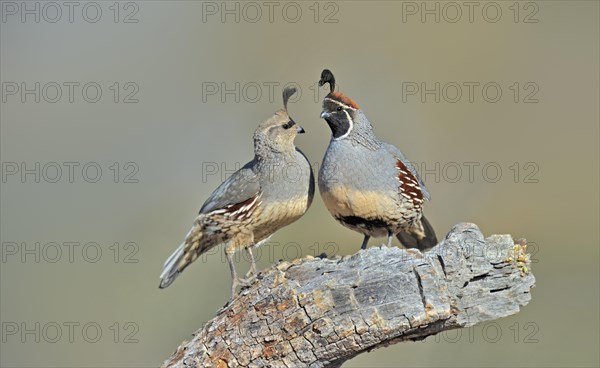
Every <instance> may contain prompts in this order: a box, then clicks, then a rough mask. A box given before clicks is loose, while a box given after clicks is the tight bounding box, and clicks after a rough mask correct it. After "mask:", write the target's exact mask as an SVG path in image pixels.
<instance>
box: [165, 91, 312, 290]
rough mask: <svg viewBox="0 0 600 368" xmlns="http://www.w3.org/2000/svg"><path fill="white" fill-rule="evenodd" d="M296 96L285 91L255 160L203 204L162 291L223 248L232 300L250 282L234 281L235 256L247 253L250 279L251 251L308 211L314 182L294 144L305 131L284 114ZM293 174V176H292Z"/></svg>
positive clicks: (261, 133) (261, 132) (260, 131)
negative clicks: (209, 252)
mask: <svg viewBox="0 0 600 368" xmlns="http://www.w3.org/2000/svg"><path fill="white" fill-rule="evenodd" d="M295 92H296V89H295V88H286V89H285V90H284V91H283V105H284V108H283V109H281V110H279V111H277V112H276V113H275V115H274V116H273V117H271V118H270V119H269V120H267V121H265V122H264V123H262V124H260V125H259V126H258V128H257V129H256V131H255V133H254V159H253V160H252V161H250V162H248V163H247V164H246V165H244V166H243V167H242V168H241V169H240V170H238V171H237V172H235V173H234V174H233V175H231V176H230V177H229V178H228V179H227V180H225V181H224V182H223V183H222V184H221V185H220V186H219V187H218V188H217V189H216V190H215V191H214V192H213V193H212V194H211V195H210V197H209V198H208V199H207V200H206V202H204V205H202V208H200V213H199V215H198V217H196V220H195V221H194V224H193V226H192V229H191V230H190V231H189V232H188V234H187V236H186V237H185V240H184V242H183V243H182V244H181V245H180V246H179V248H177V250H175V252H174V253H173V254H172V255H171V256H170V257H169V258H168V259H167V261H166V262H165V264H164V268H163V271H162V273H161V275H160V286H159V287H160V288H161V289H162V288H166V287H167V286H169V285H170V284H171V283H172V282H173V281H174V280H175V278H177V276H179V274H180V273H181V272H183V270H184V269H185V268H186V267H187V266H189V265H190V263H192V262H194V261H195V260H196V259H197V258H198V256H200V255H201V254H202V253H204V252H206V251H207V250H209V249H211V248H213V247H215V246H217V245H219V244H225V255H226V257H227V261H228V263H229V268H230V270H231V278H232V281H231V299H233V297H234V295H235V289H236V286H237V285H244V284H247V283H249V282H250V281H251V277H249V278H248V279H242V278H240V277H238V276H237V273H236V271H235V266H234V263H233V254H234V253H235V251H237V250H239V249H241V248H244V249H245V250H246V251H247V252H248V256H249V257H250V260H251V263H252V265H251V268H250V272H249V274H250V275H254V273H255V272H256V262H255V260H254V256H253V254H252V247H258V246H259V245H260V244H261V243H262V242H264V241H266V240H267V239H268V238H269V237H270V236H271V235H272V234H273V233H274V232H275V231H277V230H279V229H280V228H282V227H284V226H286V225H288V224H291V223H292V222H294V221H296V220H298V219H299V218H300V217H301V216H302V215H304V213H305V212H306V211H307V210H308V208H309V207H310V205H311V203H312V199H313V195H314V190H315V189H314V188H315V184H314V177H313V173H312V168H311V166H310V164H309V162H308V160H307V159H306V157H305V156H304V154H303V153H302V152H301V151H300V150H299V149H298V148H296V147H295V146H294V138H295V137H296V135H297V134H298V133H304V129H303V128H302V127H301V126H299V125H297V124H296V123H295V122H294V120H293V119H292V118H290V116H289V115H288V112H287V102H288V99H289V98H290V96H292V95H293V94H294V93H295ZM292 166H293V170H291V169H290V167H292ZM292 171H293V172H295V174H294V175H291V174H290V172H292ZM231 299H230V300H231Z"/></svg>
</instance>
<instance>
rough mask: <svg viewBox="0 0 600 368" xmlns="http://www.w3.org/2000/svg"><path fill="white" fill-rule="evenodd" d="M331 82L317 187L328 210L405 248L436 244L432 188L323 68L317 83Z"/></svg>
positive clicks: (347, 223) (344, 221) (367, 233)
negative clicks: (430, 214) (430, 216)
mask: <svg viewBox="0 0 600 368" xmlns="http://www.w3.org/2000/svg"><path fill="white" fill-rule="evenodd" d="M326 83H328V84H329V87H330V92H329V94H328V95H327V96H325V98H324V100H323V111H322V112H321V118H323V119H325V121H326V122H327V124H328V125H329V128H330V129H331V140H330V141H329V146H328V147H327V151H326V153H325V156H324V158H323V163H322V165H321V168H320V170H319V180H318V181H319V191H320V193H321V197H322V198H323V201H324V202H325V206H326V207H327V209H328V210H329V212H330V213H331V214H332V215H333V217H335V219H336V220H337V221H339V222H340V223H341V224H342V225H344V226H346V227H348V228H350V229H352V230H354V231H357V232H359V233H361V234H363V235H364V238H363V243H362V246H361V248H362V249H365V248H366V247H367V244H368V242H369V238H370V237H382V236H387V240H388V246H390V245H391V244H392V237H393V236H394V235H396V236H397V238H398V239H399V240H400V242H401V243H402V244H403V245H404V246H405V247H407V248H418V249H420V250H426V249H429V248H431V247H433V246H434V245H435V244H436V243H437V239H436V236H435V232H434V230H433V228H432V226H431V224H430V223H429V221H427V219H426V218H425V217H424V216H423V213H422V210H423V208H422V206H423V201H424V200H425V199H427V200H429V192H428V191H427V188H426V187H425V184H423V181H422V180H421V178H420V177H419V174H418V173H417V171H416V170H415V168H414V167H413V165H412V164H411V163H410V161H408V159H407V158H406V157H405V156H404V154H402V152H401V151H400V150H399V149H398V148H396V147H395V146H393V145H391V144H389V143H386V142H383V141H381V140H379V139H378V138H377V137H376V136H375V134H374V133H373V127H372V126H371V123H370V122H369V120H368V119H367V117H366V116H365V114H364V112H363V111H362V110H361V109H360V108H359V107H358V105H357V104H356V102H354V101H353V100H352V99H350V98H349V97H347V96H345V95H344V94H343V93H341V92H338V91H335V78H334V76H333V74H332V73H331V71H330V70H328V69H325V70H323V72H322V73H321V79H320V81H319V86H323V85H324V84H326Z"/></svg>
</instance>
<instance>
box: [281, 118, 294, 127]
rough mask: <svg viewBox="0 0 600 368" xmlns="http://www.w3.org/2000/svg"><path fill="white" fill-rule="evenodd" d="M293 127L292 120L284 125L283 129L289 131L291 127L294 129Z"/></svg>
mask: <svg viewBox="0 0 600 368" xmlns="http://www.w3.org/2000/svg"><path fill="white" fill-rule="evenodd" d="M292 125H293V124H292V122H291V120H290V121H288V122H287V123H285V124H283V125H282V127H283V129H289V128H291V127H292Z"/></svg>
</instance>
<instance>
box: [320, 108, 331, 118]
mask: <svg viewBox="0 0 600 368" xmlns="http://www.w3.org/2000/svg"><path fill="white" fill-rule="evenodd" d="M330 115H331V114H330V113H328V112H327V111H325V110H323V111H321V119H327V118H328V117H329V116H330Z"/></svg>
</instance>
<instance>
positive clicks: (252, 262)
mask: <svg viewBox="0 0 600 368" xmlns="http://www.w3.org/2000/svg"><path fill="white" fill-rule="evenodd" d="M246 253H247V254H248V258H250V270H249V271H248V272H247V273H246V279H247V280H248V279H251V280H254V279H255V278H256V260H255V259H254V254H253V253H252V248H251V247H246Z"/></svg>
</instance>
